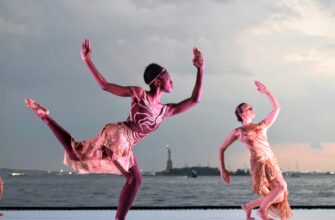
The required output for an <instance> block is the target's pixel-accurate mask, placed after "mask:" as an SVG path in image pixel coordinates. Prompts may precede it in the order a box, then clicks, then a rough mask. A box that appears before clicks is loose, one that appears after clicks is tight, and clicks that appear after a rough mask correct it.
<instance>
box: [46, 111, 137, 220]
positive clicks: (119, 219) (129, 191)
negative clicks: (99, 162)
mask: <svg viewBox="0 0 335 220" xmlns="http://www.w3.org/2000/svg"><path fill="white" fill-rule="evenodd" d="M42 120H43V121H44V122H45V123H46V124H47V125H48V127H49V128H50V129H51V131H52V132H53V133H54V135H55V136H56V138H57V139H58V140H59V142H60V143H61V144H62V146H63V147H64V150H65V151H66V153H67V154H68V155H69V157H70V159H71V160H79V159H78V157H77V156H76V154H75V152H74V151H73V148H72V145H71V135H70V134H69V133H68V132H67V131H66V130H65V129H64V128H62V127H61V126H60V125H59V124H58V123H57V122H56V121H54V120H53V119H52V118H51V117H50V116H46V117H45V118H43V119H42ZM106 153H107V154H108V155H110V154H112V152H106ZM129 172H130V173H131V174H132V175H133V180H132V182H131V183H128V182H127V181H126V183H125V184H124V186H123V188H122V191H121V193H120V196H119V204H118V208H117V212H116V217H115V219H116V220H124V219H125V218H126V215H127V212H128V211H129V209H130V207H131V205H132V203H133V201H134V199H135V197H136V194H137V192H138V189H139V188H140V186H141V184H142V175H141V171H140V169H139V167H138V165H137V162H136V163H135V165H134V166H132V167H131V168H130V169H129Z"/></svg>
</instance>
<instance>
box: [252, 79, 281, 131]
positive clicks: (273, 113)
mask: <svg viewBox="0 0 335 220" xmlns="http://www.w3.org/2000/svg"><path fill="white" fill-rule="evenodd" d="M255 85H256V86H257V89H258V91H260V92H261V93H263V94H265V95H267V97H268V98H269V99H270V102H271V104H272V111H271V112H270V113H269V114H268V116H267V117H266V118H265V119H264V121H265V122H266V124H267V126H268V127H270V126H271V125H272V124H273V122H274V121H275V120H276V119H277V116H278V114H279V111H280V104H279V102H278V101H277V99H276V98H275V97H274V96H273V95H272V93H271V92H270V91H269V90H268V89H267V88H266V87H265V85H264V84H262V83H261V82H258V81H255Z"/></svg>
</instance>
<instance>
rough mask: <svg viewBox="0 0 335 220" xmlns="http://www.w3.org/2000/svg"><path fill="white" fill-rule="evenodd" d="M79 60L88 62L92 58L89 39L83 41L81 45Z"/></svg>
mask: <svg viewBox="0 0 335 220" xmlns="http://www.w3.org/2000/svg"><path fill="white" fill-rule="evenodd" d="M80 55H81V59H83V60H84V61H86V60H89V59H90V58H91V56H92V49H91V42H90V40H89V39H85V40H84V41H83V43H82V45H81V52H80Z"/></svg>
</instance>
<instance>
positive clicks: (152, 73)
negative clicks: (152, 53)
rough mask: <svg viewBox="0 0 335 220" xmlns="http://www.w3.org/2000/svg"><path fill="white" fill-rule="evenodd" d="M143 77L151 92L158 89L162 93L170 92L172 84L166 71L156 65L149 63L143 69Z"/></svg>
mask: <svg viewBox="0 0 335 220" xmlns="http://www.w3.org/2000/svg"><path fill="white" fill-rule="evenodd" d="M143 77H144V82H145V83H146V84H147V85H149V86H150V89H151V90H152V89H155V88H156V87H160V88H161V90H163V91H164V92H171V91H172V88H173V84H172V81H171V79H170V75H169V73H168V71H167V70H166V69H165V68H163V67H162V66H160V65H158V64H156V63H151V64H149V65H148V66H147V67H146V68H145V70H144V75H143Z"/></svg>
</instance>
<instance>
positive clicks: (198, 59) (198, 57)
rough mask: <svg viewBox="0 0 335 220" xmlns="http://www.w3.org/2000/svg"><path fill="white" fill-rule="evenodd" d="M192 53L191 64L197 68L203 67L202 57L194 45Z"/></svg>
mask: <svg viewBox="0 0 335 220" xmlns="http://www.w3.org/2000/svg"><path fill="white" fill-rule="evenodd" d="M193 55H194V57H193V65H194V66H195V67H196V68H198V69H203V68H204V66H205V63H204V59H203V57H202V54H201V52H200V51H199V50H198V49H197V48H196V47H194V48H193Z"/></svg>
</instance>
